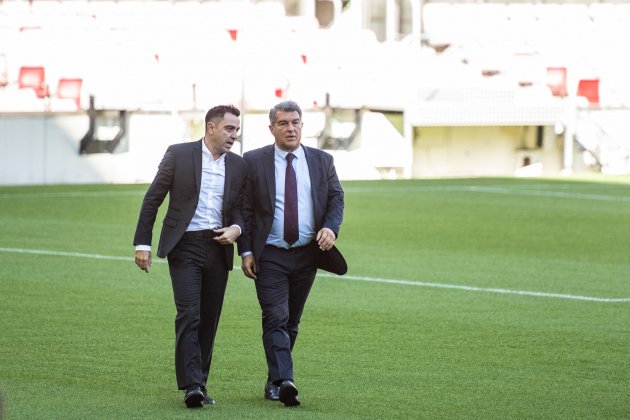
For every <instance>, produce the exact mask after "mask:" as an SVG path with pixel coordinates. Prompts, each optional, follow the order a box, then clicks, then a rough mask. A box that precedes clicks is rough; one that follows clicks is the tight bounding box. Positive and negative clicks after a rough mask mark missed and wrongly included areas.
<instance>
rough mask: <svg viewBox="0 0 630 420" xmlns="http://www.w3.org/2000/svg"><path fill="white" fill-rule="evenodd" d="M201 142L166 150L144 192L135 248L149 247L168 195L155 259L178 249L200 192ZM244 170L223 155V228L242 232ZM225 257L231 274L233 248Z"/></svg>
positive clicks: (231, 155)
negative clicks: (153, 177)
mask: <svg viewBox="0 0 630 420" xmlns="http://www.w3.org/2000/svg"><path fill="white" fill-rule="evenodd" d="M202 141H203V139H202V140H198V141H195V142H191V143H181V144H174V145H171V146H169V148H168V149H167V150H166V153H165V154H164V158H163V159H162V162H161V163H160V166H159V169H158V172H157V175H156V176H155V179H154V180H153V183H152V184H151V186H150V187H149V189H148V190H147V193H146V195H145V196H144V201H143V202H142V207H141V209H140V217H139V218H138V225H137V227H136V234H135V236H134V240H133V243H134V245H138V244H142V245H150V244H151V239H152V236H153V235H152V231H153V225H154V223H155V218H156V215H157V211H158V208H159V207H160V205H161V204H162V202H163V201H164V198H165V197H166V194H167V193H169V194H170V199H169V203H168V210H167V212H166V215H165V217H164V220H163V222H162V233H161V235H160V242H159V245H158V251H157V255H158V256H159V257H161V258H164V257H166V256H167V255H168V254H169V252H171V250H172V249H173V248H174V247H175V245H177V243H178V242H179V240H180V239H181V237H182V235H183V234H184V232H185V231H186V228H187V227H188V225H189V224H190V221H191V220H192V217H193V215H194V214H195V210H196V208H197V204H198V203H199V191H200V188H201V148H202ZM246 169H247V167H246V165H245V161H244V160H243V158H242V157H240V156H238V155H236V154H234V153H231V152H228V153H227V154H226V155H225V188H224V192H223V226H222V227H227V226H231V225H233V224H236V225H239V226H240V227H241V229H243V230H245V222H244V220H243V218H242V216H241V197H242V194H243V188H244V185H245V178H246V173H247V170H246ZM225 250H226V252H225V257H226V262H227V266H228V268H229V269H230V270H231V269H232V266H233V260H234V246H233V245H227V246H226V247H225Z"/></svg>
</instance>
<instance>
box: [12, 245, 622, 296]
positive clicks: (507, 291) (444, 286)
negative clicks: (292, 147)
mask: <svg viewBox="0 0 630 420" xmlns="http://www.w3.org/2000/svg"><path fill="white" fill-rule="evenodd" d="M0 252H5V253H14V254H34V255H49V256H57V257H74V258H90V259H96V260H110V261H111V260H113V261H127V262H132V261H133V258H131V257H119V256H114V255H100V254H87V253H82V252H64V251H49V250H43V249H23V248H1V247H0ZM154 262H157V263H164V262H165V260H162V259H155V260H154ZM236 268H237V269H240V267H238V266H237V267H236ZM317 275H318V277H326V278H336V279H339V280H347V281H364V282H371V283H383V284H400V285H405V286H420V287H433V288H441V289H454V290H463V291H466V292H484V293H495V294H507V295H521V296H531V297H544V298H555V299H570V300H581V301H588V302H605V303H616V302H630V298H602V297H594V296H580V295H570V294H563V293H545V292H533V291H528V290H512V289H498V288H492V287H476V286H466V285H459V284H448V283H433V282H424V281H412V280H401V279H385V278H378V277H366V276H351V275H345V276H337V275H333V274H328V273H325V272H320V273H318V274H317Z"/></svg>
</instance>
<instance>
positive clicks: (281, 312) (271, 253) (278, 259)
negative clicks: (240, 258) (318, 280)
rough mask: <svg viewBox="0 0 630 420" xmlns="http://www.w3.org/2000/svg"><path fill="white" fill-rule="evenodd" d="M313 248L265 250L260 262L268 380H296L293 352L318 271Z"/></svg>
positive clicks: (259, 293)
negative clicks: (301, 319)
mask: <svg viewBox="0 0 630 420" xmlns="http://www.w3.org/2000/svg"><path fill="white" fill-rule="evenodd" d="M313 250H314V248H313V247H311V246H303V247H298V248H293V249H288V250H287V249H281V248H276V247H273V246H269V245H267V246H265V249H264V251H263V253H262V255H261V256H260V258H259V261H258V276H257V277H258V278H257V279H256V294H257V296H258V302H259V303H260V308H261V310H262V330H263V334H262V340H263V347H264V349H265V356H266V358H267V367H268V378H267V379H268V380H270V381H273V382H276V381H279V380H284V379H290V380H293V358H292V355H291V352H292V350H293V346H294V345H295V340H296V338H297V335H298V325H299V323H300V318H301V317H302V312H303V310H304V304H305V303H306V298H307V297H308V294H309V292H310V290H311V287H312V285H313V281H314V280H315V275H316V273H317V268H316V265H315V260H316V253H315V252H313Z"/></svg>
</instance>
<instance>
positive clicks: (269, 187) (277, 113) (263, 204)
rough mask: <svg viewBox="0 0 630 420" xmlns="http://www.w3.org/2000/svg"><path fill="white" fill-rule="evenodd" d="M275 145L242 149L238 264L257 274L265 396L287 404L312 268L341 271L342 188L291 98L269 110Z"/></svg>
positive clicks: (292, 395) (293, 390)
mask: <svg viewBox="0 0 630 420" xmlns="http://www.w3.org/2000/svg"><path fill="white" fill-rule="evenodd" d="M269 121H270V125H269V130H270V131H271V134H272V135H273V137H274V139H275V144H273V145H269V146H265V147H262V148H260V149H256V150H252V151H250V152H247V153H245V154H244V156H243V157H244V158H245V161H246V162H247V166H248V178H247V183H246V189H245V196H244V197H243V218H244V219H245V226H246V227H245V231H244V232H243V235H242V236H241V237H240V238H239V251H240V252H241V256H242V257H243V262H242V268H243V272H244V273H245V275H246V276H248V277H250V278H252V279H254V280H255V284H256V294H257V296H258V301H259V303H260V307H261V309H262V327H263V347H264V349H265V355H266V358H267V367H268V377H267V383H266V384H265V398H266V399H269V400H280V401H282V402H283V403H284V404H285V405H286V406H297V405H299V404H300V401H299V399H298V397H297V395H298V390H297V387H296V386H295V383H294V381H293V359H292V355H291V352H292V350H293V346H294V345H295V340H296V337H297V334H298V324H299V323H300V318H301V316H302V311H303V309H304V303H305V302H306V298H307V297H308V294H309V291H310V290H311V286H312V284H313V281H314V279H315V274H316V273H317V268H318V267H320V268H324V269H326V270H329V271H333V272H336V273H337V274H343V273H345V271H346V264H345V261H344V259H343V257H342V256H341V254H340V253H339V251H338V250H337V249H336V248H335V247H334V244H335V240H336V238H337V235H338V233H339V229H340V227H341V221H342V219H343V207H344V204H343V189H342V188H341V184H340V183H339V179H338V178H337V172H336V170H335V166H334V163H333V158H332V156H330V155H329V154H328V153H325V152H323V151H321V150H318V149H314V148H311V147H305V146H303V145H301V136H302V110H301V109H300V107H299V106H298V104H296V103H295V102H293V101H285V102H282V103H280V104H278V105H276V106H275V107H273V108H272V109H271V111H270V112H269Z"/></svg>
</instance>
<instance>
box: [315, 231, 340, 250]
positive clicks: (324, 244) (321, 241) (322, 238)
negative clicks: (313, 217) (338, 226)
mask: <svg viewBox="0 0 630 420" xmlns="http://www.w3.org/2000/svg"><path fill="white" fill-rule="evenodd" d="M336 239H337V237H336V236H335V232H333V231H332V230H331V229H329V228H322V229H321V230H320V231H319V232H317V237H316V238H315V240H316V241H317V245H319V249H321V250H322V251H328V250H329V249H330V248H332V247H333V245H334V244H335V240H336Z"/></svg>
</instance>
